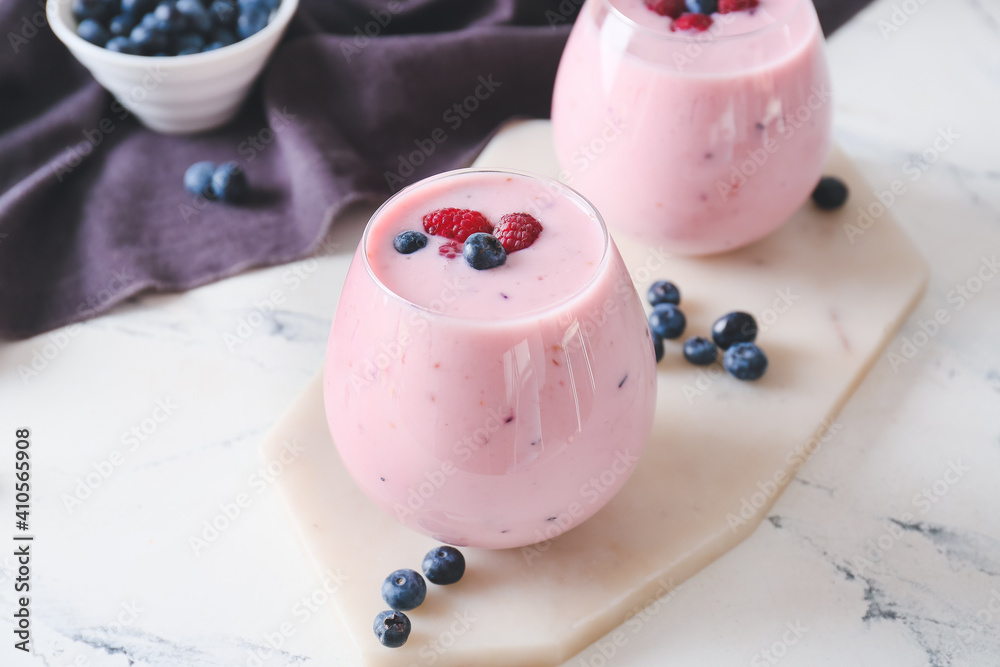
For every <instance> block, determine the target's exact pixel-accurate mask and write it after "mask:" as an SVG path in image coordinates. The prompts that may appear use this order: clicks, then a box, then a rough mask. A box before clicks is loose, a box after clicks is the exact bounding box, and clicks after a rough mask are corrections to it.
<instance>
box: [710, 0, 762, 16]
mask: <svg viewBox="0 0 1000 667" xmlns="http://www.w3.org/2000/svg"><path fill="white" fill-rule="evenodd" d="M758 4H759V3H758V0H719V13H720V14H728V13H729V12H741V11H743V10H744V9H753V8H754V7H756V6H757V5H758Z"/></svg>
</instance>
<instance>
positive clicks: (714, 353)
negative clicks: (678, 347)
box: [684, 336, 719, 366]
mask: <svg viewBox="0 0 1000 667" xmlns="http://www.w3.org/2000/svg"><path fill="white" fill-rule="evenodd" d="M684 358H685V359H687V360H688V361H690V362H691V363H692V364H694V365H695V366H708V365H709V364H710V363H712V362H713V361H715V360H716V359H718V358H719V348H717V347H716V346H715V343H713V342H712V341H710V340H709V339H707V338H702V337H701V336H694V337H693V338H688V339H687V340H686V341H684Z"/></svg>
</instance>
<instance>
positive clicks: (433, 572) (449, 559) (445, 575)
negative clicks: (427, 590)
mask: <svg viewBox="0 0 1000 667" xmlns="http://www.w3.org/2000/svg"><path fill="white" fill-rule="evenodd" d="M422 568H423V570H424V576H425V577H427V581H429V582H431V583H432V584H438V585H439V586H447V585H448V584H454V583H457V582H458V580H459V579H461V578H462V575H463V574H465V556H463V555H462V552H461V551H459V550H458V549H456V548H455V547H438V548H437V549H431V550H430V551H428V552H427V555H426V556H424V563H423V565H422Z"/></svg>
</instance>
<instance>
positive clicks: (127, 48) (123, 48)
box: [104, 37, 139, 56]
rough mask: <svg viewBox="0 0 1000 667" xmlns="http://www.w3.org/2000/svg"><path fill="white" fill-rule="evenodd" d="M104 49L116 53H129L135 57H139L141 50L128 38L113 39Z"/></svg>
mask: <svg viewBox="0 0 1000 667" xmlns="http://www.w3.org/2000/svg"><path fill="white" fill-rule="evenodd" d="M104 48H106V49H107V50H108V51H114V52H116V53H128V54H129V55H133V56H136V55H139V48H138V47H137V46H136V45H135V44H133V43H132V40H130V39H129V38H128V37H112V38H111V39H109V40H108V43H107V44H105V45H104Z"/></svg>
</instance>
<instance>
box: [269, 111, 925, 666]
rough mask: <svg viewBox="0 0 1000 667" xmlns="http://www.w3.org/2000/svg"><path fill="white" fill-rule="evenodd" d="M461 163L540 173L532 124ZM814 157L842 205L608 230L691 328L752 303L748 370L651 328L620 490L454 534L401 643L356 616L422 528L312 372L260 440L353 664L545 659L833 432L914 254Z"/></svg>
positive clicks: (733, 522)
mask: <svg viewBox="0 0 1000 667" xmlns="http://www.w3.org/2000/svg"><path fill="white" fill-rule="evenodd" d="M475 164H476V166H484V167H505V168H516V169H524V170H530V171H534V172H539V173H544V174H549V175H553V176H555V175H557V174H558V168H557V164H556V161H555V157H554V155H553V152H552V140H551V134H550V128H549V124H548V123H547V122H545V121H528V122H522V123H518V124H515V125H512V126H509V127H507V128H505V129H504V131H502V132H501V133H499V134H498V135H497V136H496V138H495V139H494V140H493V141H492V142H491V143H490V144H489V146H488V147H487V148H486V150H485V151H484V152H483V153H482V154H481V156H480V158H479V159H478V160H477V161H476V163H475ZM827 173H831V174H836V175H837V176H839V177H841V178H842V179H844V180H845V181H846V182H847V183H848V185H849V187H850V188H851V192H852V193H854V194H852V199H851V200H850V201H849V202H848V204H847V206H845V207H844V208H843V209H842V210H840V211H838V212H835V213H824V212H820V211H818V210H816V209H815V208H813V207H812V206H811V205H806V206H805V207H803V209H802V210H800V211H799V212H798V214H797V215H796V216H795V218H794V219H793V220H792V221H791V222H789V224H787V225H786V226H785V227H784V228H782V229H781V230H780V231H779V232H777V233H775V234H773V235H772V236H770V237H768V238H767V239H764V240H763V241H761V242H759V243H757V244H755V245H752V246H750V247H747V248H744V249H742V250H739V251H736V252H733V253H729V254H726V255H722V256H715V257H707V258H685V257H671V256H670V255H669V253H667V252H666V251H664V250H663V249H660V248H652V247H648V246H645V245H640V244H638V243H634V242H631V241H629V240H627V239H626V238H624V237H622V236H620V235H617V236H616V242H617V243H618V246H619V248H620V250H621V252H622V255H623V256H624V258H625V261H626V263H627V264H628V266H629V268H630V272H631V274H632V276H633V280H634V281H635V284H636V288H637V289H638V290H639V292H640V293H643V294H644V293H645V291H646V288H647V287H648V286H649V284H650V283H651V282H653V281H654V280H657V279H663V278H667V279H670V280H672V281H674V282H675V283H677V284H678V285H679V286H680V288H681V291H682V294H683V301H682V308H683V309H684V311H685V313H686V314H687V318H688V330H687V333H686V335H697V334H702V335H706V334H707V333H708V331H709V329H710V327H711V324H712V322H713V321H714V320H715V319H716V318H717V317H718V316H720V315H722V314H724V313H726V312H729V311H731V310H736V309H739V310H746V311H749V312H751V313H754V314H755V315H756V317H757V320H758V322H759V323H760V328H761V332H760V335H759V337H758V343H759V344H760V345H761V347H762V348H763V349H764V350H765V351H766V352H767V354H768V356H769V358H770V369H769V371H768V373H767V375H766V376H765V377H764V378H763V379H762V380H760V381H759V382H756V383H741V382H739V381H737V380H735V379H733V378H731V377H729V376H727V375H726V374H725V373H724V372H723V371H722V369H721V367H720V366H718V365H716V366H712V367H709V368H707V369H706V368H698V367H695V366H692V365H690V364H688V363H686V362H685V361H684V359H683V357H682V355H681V349H680V343H679V342H671V341H668V342H667V345H666V354H665V357H664V360H663V361H662V362H661V364H660V366H659V392H658V393H659V395H658V405H657V416H656V422H655V425H654V428H653V434H652V436H651V440H650V442H649V445H648V448H647V451H646V453H645V455H644V457H643V458H642V460H641V461H640V463H639V464H638V467H637V471H636V473H635V474H634V476H633V477H632V479H631V480H630V481H629V483H628V484H627V485H626V486H625V488H624V489H623V490H622V492H621V493H620V494H619V495H618V496H616V497H615V498H614V500H613V501H612V502H611V503H610V504H609V505H608V506H607V507H605V508H604V509H603V510H601V511H600V512H599V513H598V514H597V515H596V516H595V517H594V518H592V519H591V520H590V521H588V522H586V523H584V524H583V525H581V526H579V527H577V528H575V529H573V530H571V531H569V532H567V533H566V534H564V535H562V536H561V537H558V538H556V539H554V540H551V541H548V542H545V543H542V544H539V545H536V546H532V547H525V548H522V549H512V550H506V551H486V550H478V549H470V548H466V549H464V553H465V555H466V558H467V561H468V570H467V574H466V576H465V578H464V579H463V581H462V582H460V583H459V584H457V585H455V586H449V587H435V586H431V590H430V591H429V593H428V597H427V600H426V602H425V603H424V604H423V605H422V606H421V607H419V608H418V609H416V610H414V611H412V612H410V613H409V616H410V618H411V620H412V622H413V632H412V634H411V635H410V639H409V641H408V643H407V644H406V645H405V646H404V647H403V648H401V649H396V650H390V649H386V648H383V647H381V646H380V645H379V644H378V642H377V641H376V640H375V637H374V635H373V633H372V620H373V619H374V617H375V615H376V614H377V613H378V612H379V611H381V610H382V609H384V608H385V605H384V603H383V602H382V600H381V597H380V595H379V587H380V584H381V582H382V580H383V578H384V577H385V576H386V574H387V573H389V572H391V571H393V570H395V569H397V568H403V567H410V568H413V569H419V566H420V562H421V559H422V557H423V554H424V553H425V552H426V551H427V550H428V549H430V548H431V547H433V546H434V545H435V542H434V541H433V540H431V539H430V538H427V537H425V536H423V535H419V534H417V533H414V532H411V531H410V530H408V529H406V528H403V527H402V526H400V525H399V524H397V523H396V522H395V521H394V520H393V519H392V518H390V517H388V516H386V515H384V514H383V513H382V512H381V511H380V510H378V509H377V508H376V507H375V505H374V504H372V503H371V502H370V501H369V500H368V499H367V498H366V497H365V496H363V495H362V494H361V492H360V491H359V490H358V489H357V487H356V486H355V485H354V483H353V481H352V480H351V479H350V477H349V476H348V474H347V472H346V470H345V469H344V468H343V466H342V465H341V464H340V461H339V458H338V456H337V453H336V450H335V448H334V445H333V442H332V441H331V439H330V435H329V433H328V431H327V426H326V422H325V417H324V413H323V400H322V384H321V380H320V378H319V377H317V378H316V379H315V380H314V381H313V382H312V383H311V384H310V385H309V387H308V389H307V390H306V391H305V392H304V394H303V395H302V396H301V397H300V398H299V399H298V401H297V402H296V403H295V405H294V406H292V408H291V409H290V410H289V412H288V413H287V415H286V416H285V417H284V419H283V420H282V421H281V422H280V423H279V424H278V425H277V426H276V427H275V428H274V430H273V431H272V432H271V433H270V434H269V435H268V437H267V438H266V439H265V441H264V443H263V445H262V454H263V457H264V458H265V460H268V461H270V460H273V459H278V460H282V461H285V462H287V461H288V460H293V463H291V464H290V465H286V466H285V472H284V473H283V474H282V475H281V477H280V478H278V481H277V486H278V488H279V492H280V495H281V497H282V499H283V502H284V504H285V505H286V507H287V510H288V515H289V518H290V520H291V521H292V523H293V524H294V526H295V528H296V530H297V533H298V535H299V536H300V538H301V542H302V546H303V549H304V551H305V553H306V554H307V555H308V557H309V560H310V561H311V565H312V567H313V568H314V570H315V572H316V574H317V577H318V578H319V580H320V581H323V582H324V584H325V586H326V587H327V589H328V590H330V591H332V593H331V600H332V605H333V606H334V607H335V609H336V611H337V616H338V617H339V619H340V621H341V628H340V632H339V633H337V634H339V636H340V639H339V641H345V642H349V643H352V644H353V647H354V649H355V650H356V654H357V664H359V665H364V666H365V667H368V666H385V667H390V666H396V665H402V666H405V667H409V666H411V665H432V664H433V665H439V666H445V667H450V666H460V665H471V664H475V665H478V666H481V667H486V666H491V665H497V666H499V665H518V666H522V667H523V666H529V665H539V666H542V665H558V664H561V663H563V662H564V661H566V660H568V659H570V658H571V657H572V656H574V655H575V654H576V653H577V652H579V651H581V650H582V649H584V648H585V647H587V646H588V645H589V644H591V643H592V642H594V641H595V640H597V639H598V638H600V637H602V636H604V635H605V634H606V633H608V632H609V631H611V630H613V629H614V628H615V627H616V626H619V625H620V624H622V623H626V622H627V623H629V624H636V623H641V622H643V615H642V610H643V609H644V608H645V607H646V606H648V605H650V604H651V603H653V602H654V601H655V600H657V599H658V598H662V597H663V596H670V595H671V592H672V591H673V590H674V589H675V588H676V587H677V586H679V585H681V584H682V582H684V580H686V579H687V578H689V577H691V576H692V575H694V574H695V573H696V572H698V571H699V570H701V569H702V568H704V567H705V566H707V565H708V564H709V563H711V562H712V561H713V560H715V559H716V558H718V557H719V556H720V555H722V554H723V553H724V552H726V551H727V550H729V549H731V548H733V547H734V546H735V545H736V544H738V543H739V542H740V541H741V540H743V539H744V538H745V537H747V536H748V535H749V534H750V533H751V532H752V531H753V530H754V529H755V528H756V526H757V525H758V524H759V523H760V521H761V520H762V519H763V518H764V517H765V516H766V515H767V511H768V509H769V508H770V507H771V505H773V503H774V502H775V500H776V499H777V498H778V496H779V495H780V493H781V492H782V490H783V489H784V488H785V486H786V485H787V484H788V482H789V481H790V480H791V478H792V477H793V476H794V475H795V472H796V470H797V469H798V467H799V466H800V465H801V464H802V463H803V462H804V461H805V460H806V458H807V457H808V456H809V455H810V453H812V452H814V451H816V450H817V449H818V448H820V447H836V441H837V432H838V430H839V428H840V426H839V425H838V424H837V421H836V416H837V414H838V412H839V411H840V409H841V408H842V407H843V405H844V403H845V402H846V401H847V399H848V398H849V397H850V395H851V393H852V392H853V391H854V389H855V388H856V387H857V386H858V384H859V383H860V381H861V380H862V378H863V377H864V375H865V374H866V372H867V370H868V369H869V368H870V367H871V365H872V364H873V363H874V362H875V361H876V359H877V358H878V357H879V355H880V354H881V351H882V350H883V348H884V347H885V345H886V343H887V342H888V341H889V340H890V339H891V338H892V336H893V335H894V334H895V333H896V331H897V330H898V329H899V327H900V325H901V324H902V322H903V321H904V320H905V318H906V317H907V315H908V314H909V313H910V312H911V310H912V309H913V308H914V307H915V306H916V304H917V303H918V302H919V300H920V298H921V296H922V295H923V292H924V287H925V284H926V281H927V279H928V267H927V265H926V264H925V262H924V260H923V259H922V258H921V256H920V255H919V254H918V253H917V251H916V250H915V248H914V246H913V245H912V244H911V243H910V241H909V240H908V239H907V238H906V236H905V235H904V233H903V232H902V231H901V230H900V228H899V226H898V225H897V224H896V222H895V221H894V220H893V219H892V216H891V215H890V214H885V215H883V216H882V217H880V218H879V219H878V220H877V222H876V223H875V224H873V225H870V226H868V227H867V228H866V229H862V228H860V227H858V226H857V224H856V219H857V209H858V206H868V205H869V203H870V201H869V200H870V195H868V196H862V195H861V193H866V194H867V193H870V192H871V190H870V188H868V187H866V185H865V183H864V182H863V180H862V179H861V177H860V176H859V174H858V172H857V170H856V169H855V168H854V167H853V166H852V165H851V164H850V163H849V162H848V161H847V160H846V159H845V158H844V157H843V156H842V155H841V154H839V153H836V154H834V155H833V156H832V158H831V160H830V162H829V165H828V168H827ZM609 226H610V227H611V229H612V233H614V221H609ZM331 289H337V286H331ZM337 634H333V633H332V634H331V641H338V639H337V638H336V637H337ZM612 636H613V635H612Z"/></svg>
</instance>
